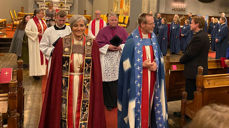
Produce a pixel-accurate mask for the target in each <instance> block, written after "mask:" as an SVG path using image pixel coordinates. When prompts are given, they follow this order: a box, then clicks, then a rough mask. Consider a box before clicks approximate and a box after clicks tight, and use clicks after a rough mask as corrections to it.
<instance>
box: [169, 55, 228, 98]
mask: <svg viewBox="0 0 229 128" xmlns="http://www.w3.org/2000/svg"><path fill="white" fill-rule="evenodd" d="M183 71H184V65H183V64H181V63H180V62H178V61H175V62H171V61H170V56H166V57H165V82H166V91H167V99H168V101H173V100H181V99H182V92H183V91H184V90H185V78H184V74H183ZM226 72H227V69H225V68H223V67H221V61H220V59H210V60H208V74H221V73H226Z"/></svg>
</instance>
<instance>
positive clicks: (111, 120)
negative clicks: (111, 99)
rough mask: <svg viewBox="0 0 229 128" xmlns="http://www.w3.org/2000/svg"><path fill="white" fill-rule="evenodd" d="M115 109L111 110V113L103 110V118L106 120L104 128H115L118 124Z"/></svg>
mask: <svg viewBox="0 0 229 128" xmlns="http://www.w3.org/2000/svg"><path fill="white" fill-rule="evenodd" d="M117 116H118V115H117V108H115V109H112V110H111V111H108V110H107V109H106V108H105V118H106V127H107V128H117V127H118V122H117V119H118V117H117Z"/></svg>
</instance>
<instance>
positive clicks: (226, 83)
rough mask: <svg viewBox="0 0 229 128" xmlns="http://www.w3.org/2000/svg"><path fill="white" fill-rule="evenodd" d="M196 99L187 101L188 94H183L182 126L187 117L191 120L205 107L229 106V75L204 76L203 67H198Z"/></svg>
mask: <svg viewBox="0 0 229 128" xmlns="http://www.w3.org/2000/svg"><path fill="white" fill-rule="evenodd" d="M196 86H197V87H196V91H195V92H194V99H193V100H191V101H187V92H183V97H182V101H181V103H182V104H181V117H182V118H181V126H184V125H185V115H186V116H188V117H190V118H191V119H192V118H193V117H194V116H195V114H196V113H197V112H198V111H199V110H200V109H201V108H202V107H203V106H205V105H208V104H213V103H215V104H224V105H229V99H228V97H229V74H212V75H203V67H201V66H200V67H198V75H197V77H196Z"/></svg>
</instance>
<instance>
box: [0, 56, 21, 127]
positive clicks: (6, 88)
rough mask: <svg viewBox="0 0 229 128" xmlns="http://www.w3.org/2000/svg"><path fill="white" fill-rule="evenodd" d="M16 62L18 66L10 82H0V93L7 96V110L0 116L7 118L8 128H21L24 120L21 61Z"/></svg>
mask: <svg viewBox="0 0 229 128" xmlns="http://www.w3.org/2000/svg"><path fill="white" fill-rule="evenodd" d="M17 63H18V68H17V70H16V71H14V72H13V78H12V80H11V82H10V83H6V84H0V95H1V96H2V97H3V96H5V97H7V98H6V100H7V101H8V108H7V111H8V112H7V113H3V114H2V118H6V119H7V124H8V128H22V127H23V121H24V88H23V86H22V81H23V61H22V60H18V62H17ZM4 100H5V99H4ZM0 102H1V101H0ZM6 107H7V106H6ZM0 122H2V120H0ZM0 128H1V125H0Z"/></svg>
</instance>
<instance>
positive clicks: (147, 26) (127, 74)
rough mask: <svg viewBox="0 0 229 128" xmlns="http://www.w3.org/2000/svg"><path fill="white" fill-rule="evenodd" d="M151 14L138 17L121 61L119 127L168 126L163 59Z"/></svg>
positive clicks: (159, 127) (163, 127)
mask: <svg viewBox="0 0 229 128" xmlns="http://www.w3.org/2000/svg"><path fill="white" fill-rule="evenodd" d="M153 28H154V19H153V16H152V15H151V14H147V13H142V14H141V15H140V16H139V17H138V28H137V29H135V30H134V32H133V33H132V34H131V35H130V37H129V39H128V40H127V43H126V44H125V47H124V49H123V53H122V57H121V60H120V67H119V69H120V71H119V81H118V82H119V86H118V126H119V128H168V114H167V101H166V89H165V88H166V86H165V72H164V63H163V62H164V60H163V56H162V54H161V51H160V48H159V45H158V43H157V38H156V35H155V34H154V33H153Z"/></svg>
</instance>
